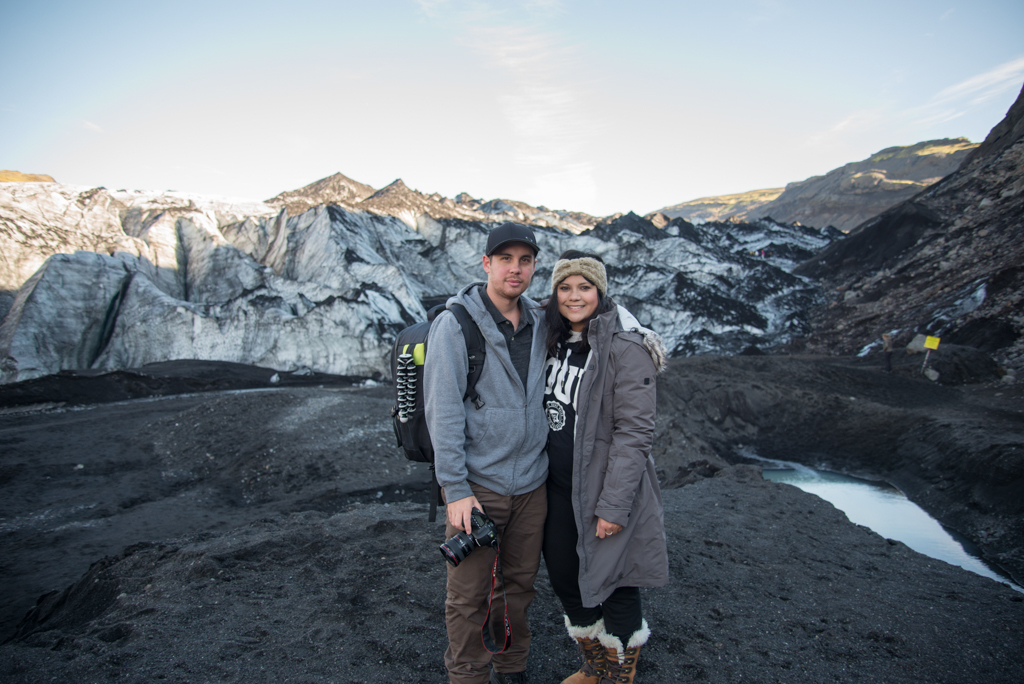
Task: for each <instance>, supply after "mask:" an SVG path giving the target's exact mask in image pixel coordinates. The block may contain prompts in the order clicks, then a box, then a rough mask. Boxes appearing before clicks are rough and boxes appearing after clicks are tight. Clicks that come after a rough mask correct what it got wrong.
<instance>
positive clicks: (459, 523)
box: [424, 223, 548, 684]
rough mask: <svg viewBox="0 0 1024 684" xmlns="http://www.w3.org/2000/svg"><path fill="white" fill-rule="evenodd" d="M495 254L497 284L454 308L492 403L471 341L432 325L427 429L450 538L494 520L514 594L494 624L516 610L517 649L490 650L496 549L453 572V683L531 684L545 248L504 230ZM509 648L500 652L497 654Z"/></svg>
mask: <svg viewBox="0 0 1024 684" xmlns="http://www.w3.org/2000/svg"><path fill="white" fill-rule="evenodd" d="M486 249H487V251H486V254H484V256H483V269H484V271H485V272H486V273H487V282H486V283H474V284H472V285H469V286H467V287H465V288H463V289H462V291H460V292H459V293H458V294H457V295H456V296H455V297H453V298H452V299H451V300H449V302H452V301H455V302H458V303H460V304H462V305H463V306H465V307H466V310H467V311H468V312H469V314H470V316H471V317H472V319H473V321H474V322H475V323H476V324H477V325H478V326H479V327H480V332H481V333H482V335H483V338H484V344H485V351H486V359H485V361H484V364H483V372H482V373H481V375H480V379H479V380H478V381H477V385H476V391H477V394H479V399H480V400H481V401H480V402H477V403H476V404H474V402H473V401H472V400H471V399H469V398H467V397H466V396H465V392H466V375H467V369H468V358H467V352H466V343H465V341H464V338H463V335H462V332H461V328H460V327H459V323H458V322H457V320H456V318H455V316H454V315H453V314H452V313H451V312H450V311H445V312H443V313H441V314H440V315H439V316H438V317H437V319H436V320H435V321H434V324H433V325H432V326H431V329H430V336H429V338H428V341H427V355H426V362H425V365H424V386H425V387H424V390H425V396H424V398H425V403H424V405H425V407H426V420H427V425H428V427H429V430H430V437H431V441H432V443H433V447H434V465H435V469H436V473H437V481H438V484H440V485H441V488H442V491H443V492H444V501H445V503H446V509H447V525H446V530H445V532H446V534H445V538H446V539H451V538H452V537H453V536H454V535H455V534H456V533H458V532H467V533H469V532H471V530H472V524H471V516H470V514H471V512H472V511H473V509H476V510H478V511H481V512H483V513H484V514H485V515H486V516H488V517H489V518H490V519H491V520H492V521H493V522H494V524H495V527H496V529H497V535H498V538H499V540H500V556H501V568H502V573H503V577H504V592H502V590H501V588H497V589H496V590H495V600H494V605H493V606H492V607H491V614H492V615H495V616H497V621H498V622H500V621H501V617H502V614H503V612H504V611H505V609H506V608H507V610H508V618H509V623H510V625H511V631H512V638H513V639H512V644H511V646H509V647H508V648H507V650H504V651H503V652H500V653H497V654H493V655H492V651H490V650H489V649H488V648H487V647H485V646H484V644H483V642H482V639H481V634H482V633H481V626H482V625H483V627H484V628H487V625H484V624H483V623H484V621H485V615H486V614H487V611H488V594H489V591H490V582H491V574H492V568H493V565H494V560H495V550H494V549H493V548H491V547H489V546H488V547H484V546H481V547H478V548H476V549H475V550H473V551H472V552H471V553H469V555H467V556H466V557H465V558H464V559H463V560H462V561H461V562H460V563H459V564H458V565H457V566H451V565H449V566H448V591H447V598H446V600H445V620H446V623H447V627H448V649H447V650H446V651H445V655H444V662H445V667H447V669H448V678H449V680H450V681H451V682H453V683H459V684H485V683H486V682H488V681H490V682H491V683H492V684H505V683H506V682H517V683H518V682H526V681H527V678H526V674H525V670H526V661H527V656H528V655H529V652H530V625H529V622H528V621H527V615H526V613H527V609H528V608H529V606H530V603H531V601H533V597H534V595H535V594H536V591H535V590H534V588H533V584H534V580H535V579H536V577H537V570H538V568H539V566H540V554H541V540H542V535H543V531H544V519H545V516H546V515H547V491H546V489H545V486H544V483H545V481H546V480H547V476H548V457H547V453H546V451H545V443H546V441H547V430H546V420H545V417H544V406H543V397H544V379H543V371H544V354H545V347H544V332H543V325H542V321H541V317H540V313H541V310H540V308H539V306H538V305H537V304H536V303H535V302H533V301H532V300H530V299H528V298H527V297H525V296H523V293H524V292H525V291H526V289H527V288H528V287H529V286H530V279H531V278H533V272H534V268H535V267H536V263H537V259H536V257H537V252H538V251H539V247H538V246H537V239H536V237H535V236H534V233H533V230H531V229H530V228H529V227H528V226H524V225H519V224H515V223H505V224H502V225H501V226H499V227H497V228H495V229H494V230H492V231H491V233H490V235H489V236H488V238H487V248H486ZM502 596H504V597H506V599H507V606H506V605H503V602H502ZM498 632H501V629H500V628H499V629H498ZM497 641H498V640H497V639H496V640H495V642H497ZM502 645H503V644H500V643H495V650H498V649H500V648H501V646H502Z"/></svg>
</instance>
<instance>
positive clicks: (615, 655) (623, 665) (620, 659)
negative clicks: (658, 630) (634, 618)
mask: <svg viewBox="0 0 1024 684" xmlns="http://www.w3.org/2000/svg"><path fill="white" fill-rule="evenodd" d="M642 625H643V626H642V627H641V628H640V629H639V630H637V631H636V632H633V634H632V636H630V637H629V643H627V644H626V646H625V648H623V646H622V640H621V639H619V638H618V637H617V636H614V635H612V634H602V635H601V636H600V640H601V645H602V646H604V652H605V662H606V664H607V670H606V671H605V673H604V676H603V677H602V678H601V681H600V684H633V678H634V677H636V663H637V661H638V660H639V659H640V647H641V646H643V645H644V644H646V643H647V639H648V638H649V637H650V636H651V630H650V628H649V627H648V626H647V620H644V621H643V623H642Z"/></svg>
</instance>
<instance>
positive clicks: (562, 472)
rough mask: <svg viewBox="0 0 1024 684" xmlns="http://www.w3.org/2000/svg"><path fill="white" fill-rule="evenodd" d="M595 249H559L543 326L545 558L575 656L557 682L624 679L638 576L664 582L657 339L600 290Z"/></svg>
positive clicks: (637, 619)
mask: <svg viewBox="0 0 1024 684" xmlns="http://www.w3.org/2000/svg"><path fill="white" fill-rule="evenodd" d="M607 284H608V278H607V275H606V273H605V268H604V263H603V261H602V260H601V258H600V257H598V256H595V255H590V254H585V253H583V252H579V251H576V250H570V251H568V252H565V253H563V254H562V255H561V257H559V260H558V262H557V263H556V264H555V267H554V271H553V273H552V276H551V285H552V294H551V298H550V299H549V300H548V301H547V303H546V304H545V305H544V308H545V320H546V323H547V326H548V336H547V345H548V361H547V364H546V367H545V379H546V387H545V396H544V405H545V409H546V411H547V414H548V427H549V432H548V458H549V461H550V465H549V474H548V483H547V485H548V517H547V520H546V523H545V527H544V561H545V563H546V564H547V567H548V574H549V575H550V576H551V584H552V586H553V588H554V590H555V593H556V594H557V595H558V598H559V599H560V600H561V602H562V607H563V608H564V610H565V625H566V628H567V629H568V631H569V636H571V637H573V638H574V639H576V641H577V643H578V644H579V646H580V649H581V651H582V652H583V657H584V664H583V667H582V668H581V669H580V670H579V671H578V672H576V673H575V674H573V675H571V676H570V677H569V678H567V679H565V680H564V681H563V684H598V682H632V681H633V677H634V676H635V673H636V662H637V657H638V656H639V652H640V647H641V646H643V645H644V644H645V643H646V642H647V638H648V636H649V635H650V629H648V626H647V621H646V620H644V619H643V615H642V613H641V606H640V587H652V586H655V587H656V586H663V585H664V584H666V583H667V582H668V551H667V548H666V544H665V527H664V520H663V513H662V506H661V491H660V489H659V488H658V480H657V478H656V476H655V472H654V461H653V460H652V459H651V457H650V452H651V443H652V441H653V436H654V414H655V388H656V385H655V376H656V375H657V373H658V372H659V371H660V370H661V369H662V368H663V367H664V364H665V361H664V359H665V353H664V347H663V346H662V344H661V340H660V339H659V338H658V336H657V335H655V334H654V333H653V332H651V331H649V330H645V329H643V328H641V327H640V325H639V323H637V321H636V319H635V318H633V316H632V315H631V314H630V313H629V312H628V311H626V310H625V309H623V308H621V307H617V306H616V305H615V303H614V302H613V301H612V300H611V299H609V298H608V296H607V287H608V285H607Z"/></svg>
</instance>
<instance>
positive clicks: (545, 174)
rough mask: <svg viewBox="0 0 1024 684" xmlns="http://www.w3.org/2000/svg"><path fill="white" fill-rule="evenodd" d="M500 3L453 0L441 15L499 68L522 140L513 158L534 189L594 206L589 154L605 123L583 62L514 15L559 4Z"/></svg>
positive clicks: (504, 105)
mask: <svg viewBox="0 0 1024 684" xmlns="http://www.w3.org/2000/svg"><path fill="white" fill-rule="evenodd" d="M422 2H428V3H431V7H430V9H431V10H433V11H435V12H436V11H437V10H438V9H439V7H441V3H440V2H438V1H437V0H421V3H422ZM501 7H502V9H500V10H499V9H496V8H495V7H494V6H493V5H491V4H489V3H481V2H467V3H459V2H453V3H450V4H449V5H448V6H447V8H446V9H447V10H449V11H446V12H445V13H444V14H445V16H443V17H439V18H440V19H441V20H447V21H450V22H452V23H454V24H455V25H458V26H459V28H460V30H461V34H462V39H461V42H462V43H463V44H465V45H467V46H468V47H470V48H471V49H472V50H473V51H474V52H476V53H478V54H480V55H481V56H483V57H484V59H486V60H487V62H488V63H490V64H491V65H492V66H493V67H494V68H495V69H496V70H497V72H498V73H497V74H496V78H495V79H494V81H495V82H496V83H499V84H502V83H503V84H504V85H502V86H501V87H502V93H501V95H500V96H498V98H497V101H498V104H499V105H500V108H501V111H502V114H503V115H504V118H505V119H506V120H507V122H508V124H509V126H510V127H511V129H512V131H513V132H514V134H515V136H516V138H517V144H516V148H515V150H514V152H513V154H512V160H513V162H515V163H516V164H519V165H521V166H524V167H526V168H527V169H528V170H529V173H530V175H531V177H532V178H533V179H534V182H533V184H532V185H531V187H530V189H529V191H530V192H532V193H536V196H540V197H554V196H557V197H560V198H563V199H561V200H559V201H560V202H566V203H567V206H568V205H569V204H577V205H578V204H590V203H592V201H593V199H594V198H595V197H596V183H595V181H594V180H593V168H592V165H591V164H590V163H589V162H588V161H587V160H586V156H587V154H588V150H589V149H590V147H591V146H592V145H593V144H594V143H595V142H596V140H597V138H598V136H599V134H600V132H601V130H602V126H601V124H600V121H599V119H598V117H597V115H596V114H594V113H593V111H592V110H591V109H590V108H589V107H588V106H587V104H586V97H585V92H584V89H583V87H581V85H580V83H581V81H582V80H583V79H581V77H580V73H581V72H582V70H583V69H584V68H585V60H584V59H583V57H582V55H581V54H580V51H579V50H578V49H577V48H576V47H575V46H573V45H571V44H569V43H567V42H566V40H565V39H564V37H563V36H561V35H559V34H557V33H553V32H545V31H542V30H540V29H539V28H537V26H536V25H535V24H533V23H530V22H526V21H515V20H513V15H516V14H518V15H529V14H531V13H530V11H529V10H533V11H534V12H536V11H541V12H544V13H550V12H556V11H558V10H559V9H560V8H561V4H560V3H559V2H555V1H551V0H549V1H544V0H532V1H527V2H525V3H523V4H522V5H521V6H520V7H519V11H517V10H516V9H515V6H512V7H513V9H509V6H508V5H502V6H501ZM502 76H504V78H502Z"/></svg>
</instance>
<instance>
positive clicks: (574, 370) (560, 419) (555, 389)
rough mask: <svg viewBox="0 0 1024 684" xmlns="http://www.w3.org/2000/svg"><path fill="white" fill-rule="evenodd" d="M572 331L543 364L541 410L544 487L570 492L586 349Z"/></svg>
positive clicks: (586, 354) (578, 335)
mask: <svg viewBox="0 0 1024 684" xmlns="http://www.w3.org/2000/svg"><path fill="white" fill-rule="evenodd" d="M580 337H581V335H580V334H578V333H573V335H572V336H570V337H569V341H568V342H567V343H565V344H563V345H561V346H560V347H559V349H558V357H548V360H547V363H546V364H545V365H544V380H545V384H544V410H545V412H546V413H547V416H548V486H554V487H558V488H560V489H563V490H564V491H566V492H572V450H573V442H574V441H575V436H576V407H577V406H578V405H579V392H580V384H581V381H582V379H583V371H584V369H585V368H586V364H587V356H588V352H589V351H590V350H589V349H587V350H586V351H583V350H582V349H581V347H582V346H583V343H582V342H581V341H580Z"/></svg>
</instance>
